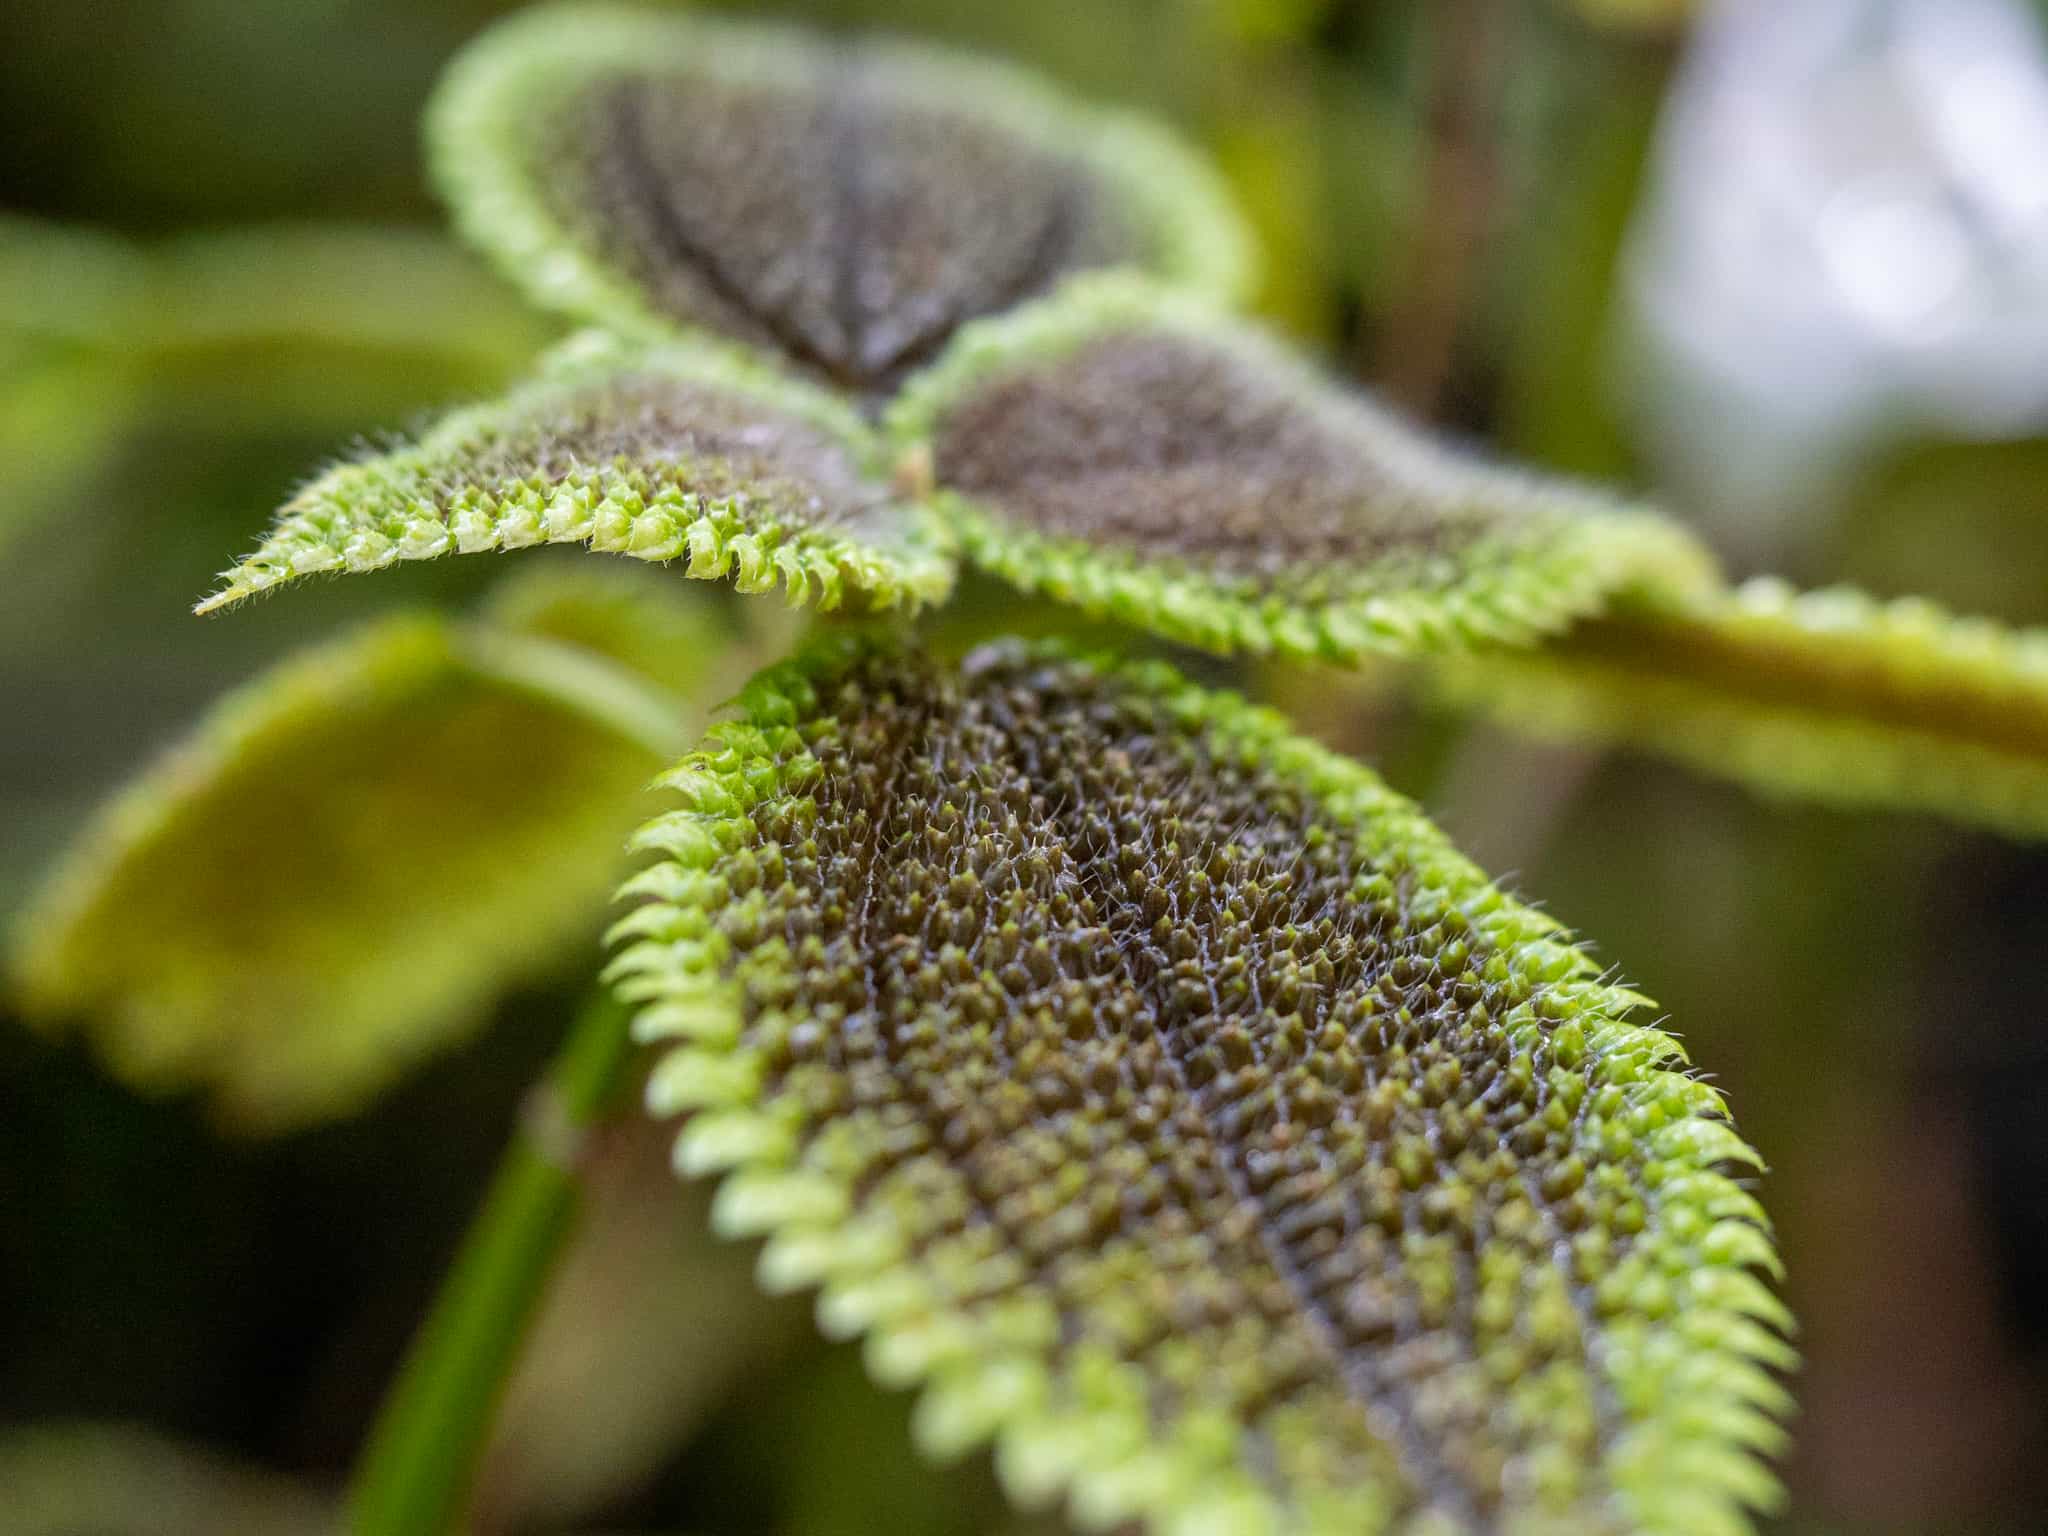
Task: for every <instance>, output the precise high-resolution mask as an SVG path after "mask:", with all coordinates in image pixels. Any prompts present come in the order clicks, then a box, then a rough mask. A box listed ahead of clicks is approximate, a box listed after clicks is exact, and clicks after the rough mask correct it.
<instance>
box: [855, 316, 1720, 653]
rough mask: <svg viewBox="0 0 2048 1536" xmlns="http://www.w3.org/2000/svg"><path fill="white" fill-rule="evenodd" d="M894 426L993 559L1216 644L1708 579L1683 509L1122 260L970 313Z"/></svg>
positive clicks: (1475, 623)
mask: <svg viewBox="0 0 2048 1536" xmlns="http://www.w3.org/2000/svg"><path fill="white" fill-rule="evenodd" d="M892 428H893V432H894V434H895V436H896V439H897V441H898V443H899V445H900V446H901V447H902V449H903V451H904V452H905V453H914V452H922V453H923V454H924V455H925V456H927V458H928V462H929V465H930V470H931V474H932V477H933V479H934V480H935V481H936V483H937V486H938V488H939V495H940V500H941V503H942V505H943V507H944V509H945V510H946V511H947V512H948V513H949V515H950V517H951V519H952V521H953V522H954V524H955V525H956V527H957V528H958V530H959V533H960V536H961V539H962V542H963V545H964V548H965V550H966V553H967V554H968V555H969V556H970V557H971V558H972V559H973V560H974V561H975V562H976V563H977V564H979V565H981V566H983V567H985V568H986V569H988V570H991V571H993V572H994V573H996V574H997V575H999V576H1002V577H1004V578H1005V579H1007V580H1009V581H1011V582H1013V583H1015V584H1016V585H1018V586H1020V587H1023V588H1025V589H1026V590H1029V591H1037V592H1043V593H1045V594H1046V595H1048V596H1051V597H1055V598H1059V599H1062V600H1065V601H1068V602H1073V603H1077V604H1079V605H1080V606H1082V607H1083V608H1086V609H1088V610H1089V611H1090V612H1093V613H1107V614H1111V615H1114V616H1115V617H1117V618H1120V619H1123V620H1125V621H1127V622H1130V623H1133V624H1138V625H1141V626H1144V627H1147V628H1150V629H1153V630H1157V631H1159V632H1160V633H1162V634H1165V635H1167V636H1169V637H1171V638H1173V639H1176V640H1181V641H1184V642H1187V643H1189V644H1193V645H1198V646H1204V647H1207V648H1209V649H1212V650H1219V651H1231V650H1240V649H1244V650H1253V651H1268V650H1278V651H1281V652H1284V653H1288V654H1293V655H1300V656H1321V657H1325V658H1328V659H1332V660H1356V659H1358V658H1359V657H1360V656H1362V655H1364V654H1367V653H1369V652H1375V651H1391V652H1414V651H1428V650H1438V649H1445V648H1449V647H1455V646H1458V645H1462V644H1471V643H1474V642H1481V641H1507V642H1522V641H1526V640H1528V639H1530V638H1533V637H1534V636H1536V635H1539V634H1542V633H1545V632H1548V631H1551V630H1555V629H1558V628H1561V627H1563V625H1565V624H1566V623H1568V622H1569V621H1570V620H1571V619H1573V618H1574V617H1577V616H1578V615H1581V614H1584V613H1588V612H1592V611H1595V610H1597V609H1598V608H1600V607H1601V606H1603V605H1604V604H1605V603H1606V602H1607V601H1608V600H1609V599H1610V597H1611V596H1613V595H1614V594H1616V593H1617V592H1621V591H1633V592H1636V593H1638V594H1641V595H1643V596H1646V597H1656V598H1664V597H1667V596H1669V595H1671V594H1675V593H1684V592H1690V591H1693V590H1696V589H1698V588H1701V587H1703V586H1708V585H1711V583H1712V581H1713V579H1714V577H1713V564H1712V561H1711V559H1710V557H1709V556H1708V555H1707V553H1706V552H1705V550H1704V549H1703V548H1702V547H1701V546H1700V545H1699V544H1698V543H1697V541H1695V540H1694V539H1693V538H1692V537H1691V536H1690V535H1688V534H1687V533H1686V532H1685V531H1684V530H1683V529H1681V528H1680V527H1678V526H1677V525H1676V524H1674V523H1672V522H1670V521H1669V520H1668V519H1665V518H1661V517H1658V516H1655V515H1652V514H1649V513H1645V512H1641V511H1635V510H1630V509H1628V508H1625V507H1623V506H1622V505H1620V504H1619V503H1616V502H1614V501H1612V500H1611V499H1610V498H1608V497H1606V496H1604V495H1602V494H1601V493H1599V492H1596V491H1593V490H1590V489H1587V488H1583V487H1579V486H1574V485H1568V484H1566V483H1564V482H1560V481H1551V480H1543V479H1539V478H1537V477H1535V476H1532V475H1525V474H1520V473H1516V472H1513V471H1509V470H1504V469H1498V468H1493V467H1490V466H1486V465H1482V464H1480V463H1478V462H1477V461H1475V460H1472V459H1469V458H1467V457H1465V456H1463V455H1460V454H1458V453H1454V452H1452V451H1451V450H1449V449H1447V448H1445V447H1443V446H1441V445H1439V444H1437V443H1435V442H1433V441H1431V440H1430V439H1429V438H1427V437H1425V436H1424V435H1423V434H1422V433H1420V432H1419V431H1417V430H1415V429H1413V428H1411V427H1408V426H1406V425H1405V424H1403V423H1402V422H1400V421H1399V420H1398V419H1396V418H1395V417H1393V416H1391V415H1389V414H1387V413H1385V412H1384V411H1382V410H1380V409H1379V408H1378V407H1376V406H1375V405H1373V404H1372V403H1371V402H1369V401H1367V400H1365V399H1363V398H1361V397H1358V396H1355V395H1350V394H1346V393H1344V392H1342V391H1340V390H1338V389H1337V388H1336V387H1335V386H1334V385H1332V384H1330V383H1328V382H1326V381H1324V380H1323V379H1321V378H1319V377H1318V376H1317V375H1316V374H1315V373H1314V372H1313V371H1312V370H1311V369H1309V368H1307V367H1305V366H1304V365H1303V364H1302V363H1300V362H1299V361H1297V360H1295V359H1294V358H1292V357H1290V356H1289V355H1288V354H1287V353H1286V352H1285V351H1284V350H1282V349H1281V348H1280V347H1279V346H1277V345H1276V344H1274V343H1273V342H1272V341H1270V340H1269V339H1268V338H1266V337H1264V336H1263V335H1261V334H1259V333H1258V332H1256V331H1253V330H1251V329H1249V328H1247V327H1244V326H1240V325H1235V324H1232V323H1230V322H1227V321H1224V320H1222V319H1220V318H1217V317H1215V316H1213V315H1211V314H1209V313H1207V312H1206V311H1205V310H1204V309H1203V308H1202V307H1201V306H1200V305H1198V304H1195V303H1193V302H1190V301H1189V300H1187V299H1186V298H1185V297H1183V296H1179V295H1173V294H1169V293H1166V292H1164V291H1162V290H1158V289H1156V288H1152V287H1149V286H1146V285H1141V284H1137V283H1133V282H1130V281H1128V280H1120V279H1115V278H1104V279H1099V280H1093V281H1091V282H1089V283H1088V284H1086V285H1077V286H1076V287H1075V288H1074V289H1072V290H1070V291H1069V293H1068V294H1067V295H1066V296H1065V297H1064V298H1062V299H1057V300H1053V301H1051V302H1049V303H1047V304H1044V305H1041V306H1037V307H1034V308H1032V309H1029V310H1025V311H1022V312H1020V313H1018V314H1016V315H1014V316H1009V317H1006V318H1004V319H1000V320H991V321H987V322H983V323H981V324H979V325H977V326H975V327H973V328H972V329H971V330H969V331H968V332H967V333H965V334H963V336H962V337H961V338H960V340H959V342H958V343H957V344H956V346H955V347H954V348H953V349H952V351H951V352H949V354H948V355H947V357H946V358H945V359H944V360H942V361H941V362H940V363H939V364H938V365H937V366H936V367H935V368H934V369H933V370H931V371H930V372H928V373H926V374H924V375H922V376H920V377H919V378H918V379H916V380H914V381H912V383H911V384H910V385H909V386H908V387H907V388H906V390H905V392H904V394H903V396H902V397H901V398H900V399H899V400H898V402H897V406H896V410H895V415H894V418H893V422H892Z"/></svg>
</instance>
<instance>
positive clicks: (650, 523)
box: [198, 333, 953, 613]
mask: <svg viewBox="0 0 2048 1536" xmlns="http://www.w3.org/2000/svg"><path fill="white" fill-rule="evenodd" d="M875 452H876V450H875V448H874V445H873V444H872V443H871V442H870V441H869V438H868V435H867V433H866V430H865V428H864V427H863V426H862V424H861V423H860V421H859V419H858V418H857V417H856V416H854V415H853V413H852V412H851V411H850V410H848V409H847V408H846V407H845V406H843V405H842V404H840V403H839V402H838V401H836V400H834V399H832V398H831V397H829V396H826V395H824V394H821V393H819V392H816V391H813V390H811V389H809V388H807V387H805V386H802V385H799V384H796V383H794V382H791V381H788V380H782V379H777V378H774V377H772V376H770V375H768V374H767V373H765V372H763V371H762V370H760V369H756V368H750V367H746V366H742V365H740V364H737V363H735V362H733V361H731V360H729V359H723V358H717V357H710V356H707V355H705V354H702V353H700V352H697V351H694V350H692V349H689V348H685V347H658V348H651V349H645V348H638V347H634V346H630V345H627V344H625V343H621V342H618V341H615V340H613V339H610V338H607V337H604V336H601V335H597V334H595V333H592V334H589V335H585V336H582V337H579V338H576V339H575V340H574V341H572V342H570V343H568V344H567V345H565V346H564V347H563V348H561V349H559V350H558V351H557V352H556V353H555V354H554V356H553V357H552V358H551V359H550V360H549V361H548V363H547V364H546V365H545V366H544V367H543V369H542V371H541V373H540V375H539V376H538V377H537V378H535V379H533V380H532V381H530V382H529V383H527V384H526V385H524V386H523V387H521V388H519V389H517V390H515V391H514V392H513V393H512V394H510V395H509V396H507V397H506V398H504V399H502V400H498V401H493V402H491V403H489V404H485V405H479V406H473V407H470V408H469V409H467V410H462V411H457V412H455V413H454V414H453V415H450V416H447V417H444V418H442V420H440V421H439V422H437V423H436V424H435V425H434V426H433V427H431V428H430V429H428V431H427V432H426V433H425V434H424V435H423V436H421V437H420V439H419V440H418V441H417V442H416V443H414V444H412V445H410V446H407V447H402V448H399V449H396V450H395V451H393V452H390V453H385V454H380V455H378V456H376V457H374V458H369V459H364V460H360V461H358V462H355V463H348V464H342V465H339V466H337V467H336V468H334V469H332V470H329V471H328V472H327V473H326V474H324V475H322V476H321V477H320V478H319V479H317V480H315V481H314V482H313V483H312V484H311V485H309V486H308V487H306V489H305V490H304V491H302V492H300V493H299V494H298V495H297V496H295V497H294V498H293V499H292V500H291V501H290V502H289V503H287V504H286V506H285V508H284V510H283V511H282V512H281V513H280V514H279V515H278V520H277V523H276V525H275V526H274V527H273V528H272V530H271V533H270V536H269V537H268V538H267V539H265V540H264V542H263V544H262V546H261V547H260V548H258V550H257V551H256V553H255V554H253V555H251V556H250V557H249V558H248V559H247V560H244V561H243V562H242V563H241V564H240V565H238V566H236V567H235V568H234V569H233V570H231V571H228V572H227V573H226V574H225V575H224V576H223V578H222V579H223V581H224V582H225V583H226V584H225V585H224V586H223V587H222V588H221V590H220V591H218V592H216V593H215V594H214V595H213V596H212V597H209V598H207V599H206V600H205V601H204V602H202V603H201V604H200V605H199V607H198V611H199V612H200V613H209V612H211V611H213V610H214V609H216V608H221V607H225V606H227V605H228V604H230V603H234V602H238V601H240V600H241V599H242V598H245V597H248V596H249V595H251V594H252V593H256V592H262V591H265V590H267V589H269V588H271V587H274V586H276V585H277V584H279V583H280V582H284V581H290V580H292V579H294V578H296V577H300V576H307V575H312V574H314V573H316V572H322V571H350V572H354V571H372V570H378V569H381V568H382V567H384V566H387V565H391V564H393V563H395V562H397V561H400V560H425V559H430V558H432V557H434V556H436V555H445V554H452V553H455V552H458V551H459V552H461V553H463V554H473V553H476V552H478V551H482V550H501V549H520V548H524V547H527V546H530V545H536V544H584V545H587V546H588V547H590V548H591V549H594V550H601V551H605V552H607V553H613V554H622V555H630V556H632V557H633V558H635V559H637V560H653V561H664V562H665V561H671V560H686V561H687V565H686V567H685V569H686V570H687V572H688V574H689V575H691V576H695V577H701V578H704V579H715V578H718V577H722V576H726V575H728V574H729V575H731V576H732V578H733V581H734V584H735V585H736V586H738V588H739V589H740V590H741V591H743V592H762V591H768V590H772V589H773V588H774V587H775V586H776V584H777V583H778V582H780V583H782V584H784V585H786V587H787V589H788V596H789V600H790V602H791V603H792V604H800V603H803V602H806V601H815V602H816V603H817V604H818V606H819V607H821V608H832V607H836V606H838V605H839V604H840V603H842V602H844V601H846V600H847V599H848V598H849V597H854V598H857V599H859V600H860V601H861V602H862V603H864V604H866V605H869V606H874V607H884V608H887V607H905V608H915V607H917V606H919V605H920V604H923V603H927V602H932V601H935V600H937V599H938V598H941V597H943V596H944V595H945V594H946V592H947V591H948V590H950V588H951V585H952V578H953V571H952V561H951V556H950V553H949V550H948V547H947V543H946V540H945V538H944V536H943V533H942V531H941V530H939V529H938V528H937V527H936V526H935V525H934V524H933V523H932V521H931V519H930V518H929V517H928V516H927V514H926V513H924V512H923V510H922V509H920V508H918V507H916V506H915V505H913V504H911V503H909V502H907V501H905V500H904V499H903V498H902V497H900V496H898V495H896V494H895V493H893V492H892V491H891V490H890V488H889V487H888V486H887V485H886V484H885V483H883V482H882V481H880V480H877V479H875V478H873V477H872V474H871V469H872V459H873V455H874V454H875Z"/></svg>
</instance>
